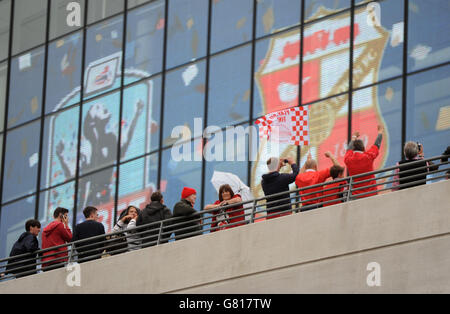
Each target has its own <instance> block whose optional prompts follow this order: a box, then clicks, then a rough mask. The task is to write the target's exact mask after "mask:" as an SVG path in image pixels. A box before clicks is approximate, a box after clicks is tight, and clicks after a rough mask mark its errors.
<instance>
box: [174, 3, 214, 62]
mask: <svg viewBox="0 0 450 314" xmlns="http://www.w3.org/2000/svg"><path fill="white" fill-rule="evenodd" d="M174 4H175V5H174ZM207 25H208V1H207V0H196V1H192V0H179V1H176V2H173V1H172V2H169V25H168V35H167V67H168V68H172V67H174V66H177V65H179V64H182V63H185V62H188V61H190V60H193V59H196V58H200V57H203V56H204V55H205V54H206V39H207Z"/></svg>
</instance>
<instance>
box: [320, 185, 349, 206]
mask: <svg viewBox="0 0 450 314" xmlns="http://www.w3.org/2000/svg"><path fill="white" fill-rule="evenodd" d="M331 182H333V181H331ZM344 186H345V182H344V181H339V182H335V183H330V184H327V185H325V186H324V187H323V190H328V189H332V190H329V191H323V192H322V193H323V196H324V197H323V198H322V199H321V202H327V201H331V200H336V199H338V198H341V197H342V196H341V195H340V194H336V195H330V194H334V193H341V192H344ZM327 195H330V196H327ZM340 203H342V200H339V201H336V202H330V203H326V204H323V207H327V206H331V205H335V204H340Z"/></svg>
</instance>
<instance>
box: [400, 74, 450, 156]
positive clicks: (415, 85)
mask: <svg viewBox="0 0 450 314" xmlns="http://www.w3.org/2000/svg"><path fill="white" fill-rule="evenodd" d="M449 86H450V66H445V67H442V68H438V69H434V70H429V71H426V72H423V73H419V74H416V75H413V76H409V77H408V98H407V112H406V141H415V142H416V141H418V142H420V143H422V145H423V147H424V152H425V157H432V156H438V155H441V154H442V153H443V152H444V151H445V148H446V147H447V146H448V145H449V138H450V106H449V101H450V89H449V88H448V87H449Z"/></svg>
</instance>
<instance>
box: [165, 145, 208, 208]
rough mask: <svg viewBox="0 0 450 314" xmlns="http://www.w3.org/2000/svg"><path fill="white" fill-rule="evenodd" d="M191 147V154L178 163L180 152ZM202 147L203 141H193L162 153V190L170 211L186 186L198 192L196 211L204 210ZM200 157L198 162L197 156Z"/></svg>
mask: <svg viewBox="0 0 450 314" xmlns="http://www.w3.org/2000/svg"><path fill="white" fill-rule="evenodd" d="M187 147H190V149H189V150H190V152H189V153H187V154H186V157H187V158H186V159H185V160H179V161H178V156H177V153H178V152H182V151H183V149H186V148H187ZM201 152H202V146H201V141H193V142H190V143H187V144H185V145H183V147H180V146H178V145H177V146H174V147H173V148H172V149H166V150H164V151H163V153H162V165H161V182H160V190H161V193H162V194H163V196H164V203H165V204H166V205H167V207H169V208H170V209H173V206H174V205H175V204H176V203H177V202H178V201H180V199H181V192H182V190H183V188H184V187H185V186H187V187H190V188H193V189H195V190H196V191H197V201H196V203H195V205H194V208H195V209H196V210H201V209H202V204H201V186H202V162H201ZM195 155H196V156H197V157H198V156H200V158H199V159H198V161H196V160H195V158H196V156H195Z"/></svg>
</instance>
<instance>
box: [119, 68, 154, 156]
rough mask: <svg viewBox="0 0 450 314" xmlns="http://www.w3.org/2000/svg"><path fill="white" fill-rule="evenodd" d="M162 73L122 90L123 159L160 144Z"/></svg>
mask: <svg viewBox="0 0 450 314" xmlns="http://www.w3.org/2000/svg"><path fill="white" fill-rule="evenodd" d="M160 108H161V77H156V78H155V79H151V80H147V81H142V82H141V83H138V84H136V85H133V86H131V87H128V88H127V89H125V90H124V93H123V108H122V110H123V112H122V122H121V127H122V139H121V141H122V144H121V146H122V150H124V152H122V160H126V159H130V158H134V157H137V156H141V155H144V154H146V153H149V152H150V151H153V150H156V149H158V147H159V133H160V123H159V120H160Z"/></svg>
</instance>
